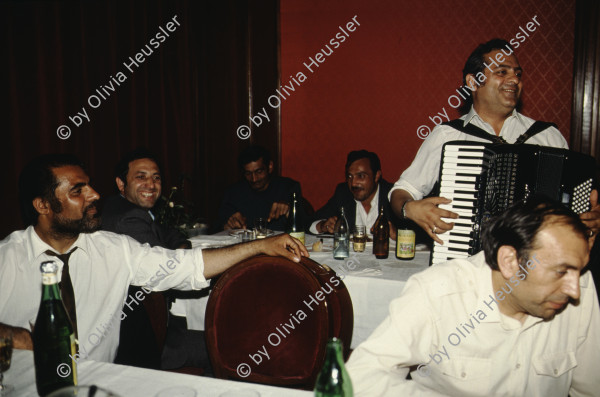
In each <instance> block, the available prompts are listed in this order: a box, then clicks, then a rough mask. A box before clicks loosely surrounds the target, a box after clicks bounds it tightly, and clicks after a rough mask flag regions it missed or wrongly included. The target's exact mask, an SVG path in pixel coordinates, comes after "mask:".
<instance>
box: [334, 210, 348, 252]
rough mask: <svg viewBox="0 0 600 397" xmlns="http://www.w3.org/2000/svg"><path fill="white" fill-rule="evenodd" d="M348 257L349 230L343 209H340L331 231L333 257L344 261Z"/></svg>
mask: <svg viewBox="0 0 600 397" xmlns="http://www.w3.org/2000/svg"><path fill="white" fill-rule="evenodd" d="M349 256H350V229H348V221H347V220H346V214H345V213H344V207H341V208H340V216H339V218H338V220H337V222H336V223H335V228H334V229H333V257H334V258H335V259H345V258H347V257H349Z"/></svg>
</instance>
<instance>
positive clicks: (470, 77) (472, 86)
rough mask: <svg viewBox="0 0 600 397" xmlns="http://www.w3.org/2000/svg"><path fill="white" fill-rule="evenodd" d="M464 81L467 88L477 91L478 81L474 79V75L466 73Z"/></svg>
mask: <svg viewBox="0 0 600 397" xmlns="http://www.w3.org/2000/svg"><path fill="white" fill-rule="evenodd" d="M465 81H466V82H467V85H468V86H469V89H470V90H471V91H477V88H478V87H479V82H478V81H477V80H476V79H475V76H474V75H472V74H468V75H467V76H466V77H465Z"/></svg>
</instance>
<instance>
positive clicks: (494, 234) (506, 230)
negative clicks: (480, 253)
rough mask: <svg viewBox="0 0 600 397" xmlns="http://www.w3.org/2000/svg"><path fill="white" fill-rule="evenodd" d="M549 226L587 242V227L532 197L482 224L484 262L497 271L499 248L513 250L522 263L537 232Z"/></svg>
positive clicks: (562, 210) (560, 208)
mask: <svg viewBox="0 0 600 397" xmlns="http://www.w3.org/2000/svg"><path fill="white" fill-rule="evenodd" d="M549 222H556V223H558V224H562V225H566V226H571V228H572V229H573V231H574V232H575V233H577V234H579V235H580V236H581V238H583V239H585V240H586V241H587V239H588V237H587V231H588V230H587V227H586V226H585V225H584V224H583V222H581V219H579V217H578V216H577V215H576V214H575V213H574V212H573V211H571V210H570V209H568V208H567V207H565V206H564V205H562V204H560V203H558V202H556V201H553V200H550V199H547V198H545V197H532V198H530V199H528V200H527V202H523V201H519V202H518V203H516V204H513V205H512V206H511V207H509V208H508V209H506V211H504V212H503V213H502V214H500V215H499V216H497V217H495V218H493V219H492V220H490V221H489V222H488V223H487V224H486V226H485V227H484V229H483V235H482V241H483V250H484V253H485V261H486V262H487V264H488V265H489V266H490V267H491V268H492V269H493V270H498V261H497V256H498V249H499V248H500V247H501V246H503V245H509V246H511V247H514V249H515V250H516V251H517V257H518V260H519V262H521V261H523V260H526V259H527V258H528V257H529V254H530V252H531V250H533V249H534V248H535V247H534V244H535V243H536V242H537V241H536V237H537V233H538V231H540V230H541V229H542V228H544V227H545V226H546V225H547V223H549Z"/></svg>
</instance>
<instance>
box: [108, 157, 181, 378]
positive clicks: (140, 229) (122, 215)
mask: <svg viewBox="0 0 600 397" xmlns="http://www.w3.org/2000/svg"><path fill="white" fill-rule="evenodd" d="M115 180H116V183H117V187H118V189H119V192H120V194H118V195H115V196H112V197H109V198H108V199H107V200H106V202H105V204H104V208H103V213H102V229H103V230H107V231H111V232H115V233H119V234H126V235H128V236H130V237H133V238H134V239H136V240H137V241H139V242H140V243H148V244H150V246H153V247H154V246H160V247H164V248H169V249H176V248H191V244H190V242H189V241H187V240H186V238H185V236H183V235H182V234H181V233H180V232H178V231H177V230H175V229H171V228H167V227H164V226H162V225H160V224H159V223H158V222H156V221H155V219H154V214H152V212H151V209H152V208H153V207H154V205H155V204H156V201H157V200H158V198H159V197H160V195H161V187H162V186H161V174H160V168H159V165H158V160H157V159H156V157H154V155H153V154H151V153H150V152H148V151H146V150H144V149H136V150H134V151H133V152H130V153H128V154H127V155H126V156H125V157H124V158H123V159H122V160H121V161H120V162H119V164H117V166H116V168H115ZM138 290H141V289H140V287H134V286H130V287H129V295H130V296H135V293H136V291H138ZM151 295H152V296H147V297H146V299H144V301H143V305H139V306H137V305H132V306H131V308H132V310H131V312H130V313H129V314H128V316H127V317H126V318H125V319H123V321H122V323H121V334H120V343H119V349H118V351H117V357H116V359H115V362H116V363H118V364H126V365H134V366H139V367H145V368H154V369H160V368H161V354H162V352H161V351H160V349H159V346H158V343H157V341H156V338H155V336H154V332H153V329H152V324H151V321H150V316H151V313H152V312H153V310H154V309H155V308H161V306H162V307H164V309H165V313H164V315H165V316H166V315H167V313H166V305H165V304H164V297H163V296H162V294H156V295H155V294H151ZM161 300H162V301H161ZM152 303H153V304H154V305H156V306H151V305H152ZM157 303H158V305H157ZM182 322H183V325H180V326H179V328H183V329H184V330H185V328H186V327H185V318H183V321H182ZM180 331H181V330H180ZM181 332H184V331H181ZM183 360H184V361H185V358H184V359H183ZM180 364H181V365H179V366H182V365H183V362H181V363H180Z"/></svg>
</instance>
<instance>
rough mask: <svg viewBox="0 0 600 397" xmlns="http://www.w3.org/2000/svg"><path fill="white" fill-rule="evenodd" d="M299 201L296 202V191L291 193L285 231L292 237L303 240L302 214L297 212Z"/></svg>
mask: <svg viewBox="0 0 600 397" xmlns="http://www.w3.org/2000/svg"><path fill="white" fill-rule="evenodd" d="M299 209H300V203H299V202H298V196H297V195H296V192H294V193H292V201H291V203H290V212H289V214H288V220H287V226H286V228H285V232H286V233H287V234H289V235H290V236H292V237H295V238H297V239H298V240H300V241H301V242H302V244H305V242H304V224H303V223H302V219H301V218H302V216H301V214H300V212H299Z"/></svg>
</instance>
